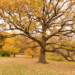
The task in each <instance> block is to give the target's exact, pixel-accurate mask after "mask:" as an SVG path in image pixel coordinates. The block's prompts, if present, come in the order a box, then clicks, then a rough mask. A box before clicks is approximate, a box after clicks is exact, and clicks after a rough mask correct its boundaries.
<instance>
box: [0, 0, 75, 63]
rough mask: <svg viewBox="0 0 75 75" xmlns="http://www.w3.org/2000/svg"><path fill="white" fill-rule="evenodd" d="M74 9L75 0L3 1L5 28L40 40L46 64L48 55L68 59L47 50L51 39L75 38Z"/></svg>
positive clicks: (0, 10) (1, 11)
mask: <svg viewBox="0 0 75 75" xmlns="http://www.w3.org/2000/svg"><path fill="white" fill-rule="evenodd" d="M74 9H75V0H0V18H1V19H3V20H4V24H3V25H1V27H6V30H20V31H21V33H20V35H24V36H26V37H28V38H30V39H32V40H34V41H36V42H37V43H38V44H39V46H40V47H41V50H40V58H39V62H41V63H45V62H46V60H45V52H57V53H59V54H61V55H62V56H64V55H63V54H62V52H61V50H60V49H59V50H58V49H55V48H53V49H52V50H47V49H46V46H48V45H51V43H49V42H48V41H49V39H50V38H51V37H54V36H55V37H59V35H60V34H62V35H64V36H67V37H69V36H72V35H75V15H74V14H75V11H74ZM37 10H38V11H37ZM7 25H9V28H8V27H7ZM47 32H48V33H47ZM18 35H19V34H18ZM35 35H36V37H35ZM37 36H40V39H39V38H37Z"/></svg>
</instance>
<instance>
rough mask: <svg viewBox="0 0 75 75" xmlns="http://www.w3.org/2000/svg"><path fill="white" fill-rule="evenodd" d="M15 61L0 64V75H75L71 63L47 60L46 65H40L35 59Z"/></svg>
mask: <svg viewBox="0 0 75 75" xmlns="http://www.w3.org/2000/svg"><path fill="white" fill-rule="evenodd" d="M14 59H15V58H14ZM17 59H18V60H17ZM17 59H16V61H15V60H14V61H11V62H5V63H0V75H75V63H73V62H63V61H60V62H59V61H50V60H47V61H48V62H49V63H48V64H42V63H37V61H38V59H37V58H33V59H32V58H17ZM0 61H1V60H0Z"/></svg>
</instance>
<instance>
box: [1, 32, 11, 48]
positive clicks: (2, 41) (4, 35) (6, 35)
mask: <svg viewBox="0 0 75 75" xmlns="http://www.w3.org/2000/svg"><path fill="white" fill-rule="evenodd" d="M9 36H10V34H9V33H7V32H4V31H0V49H2V46H3V45H4V40H5V39H6V37H9Z"/></svg>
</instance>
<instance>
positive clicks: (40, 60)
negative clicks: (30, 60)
mask: <svg viewBox="0 0 75 75" xmlns="http://www.w3.org/2000/svg"><path fill="white" fill-rule="evenodd" d="M38 62H39V63H46V60H45V52H44V51H43V50H42V48H41V50H40V58H39V61H38Z"/></svg>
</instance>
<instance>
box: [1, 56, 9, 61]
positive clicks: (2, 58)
mask: <svg viewBox="0 0 75 75" xmlns="http://www.w3.org/2000/svg"><path fill="white" fill-rule="evenodd" d="M6 59H10V57H0V60H6Z"/></svg>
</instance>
